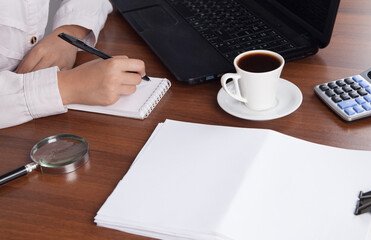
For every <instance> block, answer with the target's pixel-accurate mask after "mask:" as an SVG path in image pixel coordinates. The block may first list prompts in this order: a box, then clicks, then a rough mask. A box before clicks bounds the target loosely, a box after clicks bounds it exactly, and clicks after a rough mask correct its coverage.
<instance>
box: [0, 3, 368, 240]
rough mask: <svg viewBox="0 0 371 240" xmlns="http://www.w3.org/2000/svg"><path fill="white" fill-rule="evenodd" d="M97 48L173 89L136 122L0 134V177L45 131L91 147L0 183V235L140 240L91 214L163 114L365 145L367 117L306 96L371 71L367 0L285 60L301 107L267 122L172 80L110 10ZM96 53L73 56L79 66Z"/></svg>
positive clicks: (56, 120) (53, 120) (73, 115)
mask: <svg viewBox="0 0 371 240" xmlns="http://www.w3.org/2000/svg"><path fill="white" fill-rule="evenodd" d="M97 48H98V49H101V50H102V51H104V52H106V53H108V54H110V55H121V54H125V55H128V56H130V57H133V58H141V59H143V60H144V61H145V62H146V66H147V74H148V75H149V76H159V77H167V78H168V79H170V80H171V81H172V83H173V86H172V87H171V89H170V90H169V92H168V93H167V94H166V95H165V97H164V98H163V99H162V100H161V102H160V103H159V105H158V106H157V107H156V109H155V111H154V112H153V113H151V115H150V116H149V117H148V118H147V119H146V120H144V121H141V120H134V119H126V118H120V117H114V116H106V115H100V114H93V113H86V112H78V111H69V112H68V113H66V114H62V115H58V116H51V117H47V118H42V119H37V120H34V121H31V122H29V123H26V124H23V125H20V126H16V127H12V128H8V129H3V130H0V153H1V154H0V156H1V157H0V172H1V173H3V172H4V173H5V172H7V171H9V170H12V169H14V168H16V167H18V166H20V165H23V164H26V163H28V162H30V159H29V152H30V150H31V148H32V146H33V145H34V144H35V143H36V142H38V141H39V140H41V139H43V138H45V137H47V136H51V135H55V134H61V133H71V134H76V135H80V136H82V137H84V138H86V139H87V141H88V142H89V144H90V161H89V163H88V164H87V165H86V166H84V167H83V168H81V169H79V170H78V171H76V172H74V173H70V174H67V175H57V176H55V175H42V174H40V173H39V172H33V173H31V174H29V175H28V176H26V177H22V178H20V179H17V180H16V181H13V182H11V183H9V184H7V185H5V186H2V187H0V206H1V210H0V239H6V240H10V239H22V240H23V239H39V240H40V239H111V240H113V239H147V238H144V237H140V236H134V235H130V234H126V233H123V232H119V231H114V230H110V229H105V228H100V227H97V226H96V225H95V224H94V222H93V218H94V216H95V214H96V213H97V211H98V209H99V208H100V207H101V205H102V204H103V203H104V201H105V200H106V199H107V197H108V196H109V194H110V193H111V192H112V191H113V189H114V188H115V186H116V184H117V183H118V181H119V180H120V179H121V178H122V177H123V176H124V175H125V173H126V172H127V170H128V168H129V167H130V164H131V163H132V162H133V160H134V159H135V157H136V155H137V154H138V152H139V151H140V149H141V148H142V146H143V145H144V143H145V142H146V140H147V139H148V137H149V136H150V134H151V133H152V131H153V130H154V128H155V126H156V125H157V124H158V123H159V122H162V121H164V120H165V119H167V118H168V119H174V120H181V121H190V122H197V123H206V124H218V125H227V126H237V127H253V128H268V129H273V130H276V131H279V132H282V133H285V134H288V135H291V136H294V137H298V138H301V139H305V140H309V141H312V142H316V143H321V144H327V145H332V146H337V147H344V148H352V149H364V150H371V143H370V142H371V118H368V119H363V120H360V121H357V122H353V123H346V122H344V121H343V120H341V119H340V118H339V117H337V116H336V115H335V114H334V113H332V112H331V111H330V110H329V109H328V108H327V107H326V106H325V105H324V104H323V103H322V102H321V101H320V100H319V99H318V98H317V97H316V96H315V94H314V92H313V87H314V86H315V85H316V84H320V83H323V82H326V81H330V80H335V79H338V78H342V77H347V76H350V75H353V74H356V73H359V72H361V71H363V70H365V69H367V68H369V67H371V56H370V53H371V1H369V0H342V1H341V5H340V9H339V14H338V17H337V21H336V25H335V29H334V32H333V38H332V41H331V43H330V45H329V46H328V47H327V48H325V49H323V50H321V51H320V52H319V53H318V54H317V55H315V56H312V57H309V58H306V59H303V60H299V61H296V62H290V63H287V64H286V66H285V68H284V71H283V74H282V77H283V78H285V79H287V80H289V81H291V82H293V83H295V84H296V85H297V86H298V87H299V88H300V89H301V91H302V93H303V97H304V99H303V103H302V105H301V106H300V108H299V109H298V110H297V111H296V112H294V113H292V114H291V115H289V116H286V117H283V118H281V119H276V120H271V121H261V122H256V121H247V120H242V119H239V118H236V117H233V116H231V115H228V114H227V113H225V112H224V111H223V110H222V109H221V108H220V107H219V106H218V104H217V101H216V95H217V93H218V91H219V89H220V87H221V86H220V83H219V82H216V81H215V82H210V83H206V84H201V85H196V86H187V85H183V84H181V83H179V82H176V81H175V79H174V77H173V76H172V75H171V73H170V72H169V71H168V70H167V69H166V68H165V66H164V65H163V64H162V63H161V62H160V61H159V59H158V58H157V57H156V56H155V55H154V54H153V52H152V51H151V50H150V49H149V48H148V47H147V46H146V44H145V43H144V42H143V41H142V40H141V39H140V38H139V37H138V36H137V35H136V34H135V33H134V32H133V30H132V29H131V28H130V27H129V26H128V24H127V23H126V22H125V21H124V20H123V19H122V18H121V16H120V15H119V14H118V12H117V11H114V12H113V13H112V14H111V15H110V16H109V18H108V22H107V24H106V26H105V28H104V30H103V31H102V33H101V35H100V40H99V42H98V45H97ZM94 58H95V57H94V56H92V55H89V54H86V53H79V56H78V59H77V64H81V63H83V62H86V61H88V60H91V59H94ZM196 58H197V56H196V55H195V59H196ZM298 158H300V156H298Z"/></svg>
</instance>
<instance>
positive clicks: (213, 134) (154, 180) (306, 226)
mask: <svg viewBox="0 0 371 240" xmlns="http://www.w3.org/2000/svg"><path fill="white" fill-rule="evenodd" d="M149 142H150V144H149V145H147V144H146V147H145V148H143V150H142V151H141V152H140V154H139V155H138V158H137V159H136V161H135V164H134V165H133V166H132V167H131V168H130V170H129V172H128V173H127V174H126V175H125V177H124V178H123V180H122V181H121V182H120V184H119V185H118V186H117V187H116V189H115V190H114V192H113V194H112V195H111V196H110V197H109V198H108V200H107V201H106V202H105V204H104V205H103V206H102V208H101V209H100V210H99V212H98V215H97V217H96V218H97V220H98V221H97V222H98V224H99V222H100V225H102V226H106V227H112V228H115V229H118V230H123V231H127V232H131V233H136V234H141V235H146V236H152V237H158V238H161V239H192V238H193V239H222V238H223V237H224V236H225V237H224V238H225V239H235V240H240V239H244V240H245V239H254V240H255V239H257V240H259V239H262V240H263V239H264V240H265V239H283V240H290V239H308V240H309V239H311V240H312V239H315V240H317V239H319V240H321V239H326V240H327V239H336V240H342V239H344V240H345V239H352V240H353V239H365V238H366V235H367V231H368V229H369V223H370V220H371V219H370V214H363V215H360V216H354V215H353V212H354V208H355V203H356V200H357V196H358V192H359V191H360V190H363V191H368V190H371V174H369V172H370V169H371V157H370V156H371V153H370V152H368V151H352V150H344V149H337V148H332V147H327V146H322V145H317V144H313V143H309V142H304V141H302V140H299V139H295V138H292V137H289V136H285V135H282V134H279V133H277V132H274V131H271V130H261V129H244V128H230V127H219V126H210V125H199V124H191V123H182V122H176V121H166V122H165V123H164V124H163V125H162V127H161V129H160V130H159V131H157V129H156V134H154V136H151V139H150V141H149ZM99 220H101V221H99ZM169 236H174V237H169ZM192 236H193V237H192ZM180 237H182V238H180Z"/></svg>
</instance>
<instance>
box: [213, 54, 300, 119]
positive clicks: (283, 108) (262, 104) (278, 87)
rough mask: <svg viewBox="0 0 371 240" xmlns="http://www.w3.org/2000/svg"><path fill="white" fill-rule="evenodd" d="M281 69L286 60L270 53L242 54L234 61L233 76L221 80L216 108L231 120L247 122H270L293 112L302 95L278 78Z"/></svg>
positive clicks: (226, 76) (294, 87) (226, 75)
mask: <svg viewBox="0 0 371 240" xmlns="http://www.w3.org/2000/svg"><path fill="white" fill-rule="evenodd" d="M284 65H285V59H284V58H283V57H282V56H281V55H280V54H278V53H276V52H273V51H269V50H253V51H247V52H244V53H241V54H240V55H238V56H237V57H236V58H235V59H234V67H235V69H236V73H226V74H224V75H223V76H222V78H221V85H222V89H221V91H222V93H221V92H219V94H218V103H219V105H220V106H221V107H222V108H223V109H224V110H225V111H226V112H228V113H230V114H232V115H234V116H237V117H240V118H245V119H250V120H270V119H275V118H279V117H282V116H285V115H288V114H290V113H291V112H293V111H295V110H296V109H297V108H298V107H299V106H300V104H301V102H302V94H301V91H300V90H299V89H298V88H297V87H296V86H295V85H294V84H292V83H290V82H288V81H287V80H284V79H282V78H280V76H281V72H282V69H283V66H284ZM219 95H220V96H219ZM222 98H224V99H222Z"/></svg>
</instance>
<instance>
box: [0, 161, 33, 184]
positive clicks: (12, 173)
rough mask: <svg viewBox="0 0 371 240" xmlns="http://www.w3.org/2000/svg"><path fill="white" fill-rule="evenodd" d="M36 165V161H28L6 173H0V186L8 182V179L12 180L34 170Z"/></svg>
mask: <svg viewBox="0 0 371 240" xmlns="http://www.w3.org/2000/svg"><path fill="white" fill-rule="evenodd" d="M37 165H38V164H37V163H29V164H27V165H25V166H22V167H19V168H17V169H14V170H12V171H10V172H8V173H5V174H3V175H1V176H0V186H1V185H3V184H5V183H7V182H10V181H12V180H14V179H16V178H19V177H21V176H24V175H26V174H27V173H29V172H32V170H34V169H35V168H36V167H37Z"/></svg>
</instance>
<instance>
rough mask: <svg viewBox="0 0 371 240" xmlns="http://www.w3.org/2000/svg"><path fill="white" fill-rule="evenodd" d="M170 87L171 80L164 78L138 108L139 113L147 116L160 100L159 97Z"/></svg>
mask: <svg viewBox="0 0 371 240" xmlns="http://www.w3.org/2000/svg"><path fill="white" fill-rule="evenodd" d="M170 87H171V82H170V81H169V80H167V79H164V80H163V82H162V83H161V84H159V85H158V87H157V88H156V89H155V91H154V92H153V94H152V95H151V96H150V97H149V98H148V99H147V101H146V102H145V104H143V106H142V107H141V108H140V115H141V116H143V118H147V117H148V115H149V114H150V113H151V112H152V111H153V109H154V108H155V107H156V105H157V104H158V103H159V102H160V100H161V98H162V97H163V96H164V95H165V93H166V92H167V90H169V88H170Z"/></svg>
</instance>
